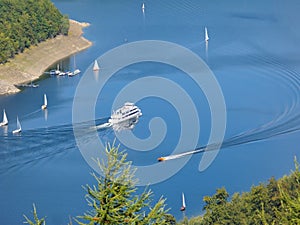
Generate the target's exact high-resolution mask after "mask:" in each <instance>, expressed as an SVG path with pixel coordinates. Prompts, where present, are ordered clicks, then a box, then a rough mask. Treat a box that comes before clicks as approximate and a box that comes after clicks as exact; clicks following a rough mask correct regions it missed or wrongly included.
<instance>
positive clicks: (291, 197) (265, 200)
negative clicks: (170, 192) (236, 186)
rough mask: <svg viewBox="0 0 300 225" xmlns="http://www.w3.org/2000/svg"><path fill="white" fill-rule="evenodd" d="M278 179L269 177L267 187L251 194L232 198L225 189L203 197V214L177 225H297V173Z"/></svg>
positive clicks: (299, 180) (299, 196)
mask: <svg viewBox="0 0 300 225" xmlns="http://www.w3.org/2000/svg"><path fill="white" fill-rule="evenodd" d="M295 163H296V170H295V171H293V172H292V173H291V174H290V175H289V176H284V177H282V178H281V179H279V180H275V179H274V178H271V179H270V180H269V182H268V183H267V184H260V185H258V186H253V187H252V188H251V190H250V192H244V193H242V194H239V193H235V194H234V195H232V196H231V197H229V194H228V193H227V191H226V189H225V188H221V189H218V190H217V192H216V193H215V194H214V195H213V196H205V197H204V199H203V200H204V202H205V204H206V205H205V206H204V209H205V214H204V215H203V216H199V217H195V218H191V219H190V220H189V221H188V220H187V218H185V220H184V221H182V222H180V223H178V224H179V225H183V224H185V225H202V224H203V225H209V224H211V225H213V224H214V225H215V224H219V225H221V224H237V225H240V224H245V225H248V224H253V225H255V224H259V225H268V224H270V225H271V224H273V225H276V224H278V225H279V224H287V225H288V224H289V225H290V224H295V225H296V224H300V171H299V164H298V163H297V162H295Z"/></svg>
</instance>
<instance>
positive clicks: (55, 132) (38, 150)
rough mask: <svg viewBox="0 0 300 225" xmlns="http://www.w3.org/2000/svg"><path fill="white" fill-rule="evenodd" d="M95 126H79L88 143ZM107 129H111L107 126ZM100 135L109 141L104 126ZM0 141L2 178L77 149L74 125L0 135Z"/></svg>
mask: <svg viewBox="0 0 300 225" xmlns="http://www.w3.org/2000/svg"><path fill="white" fill-rule="evenodd" d="M23 118H24V117H23ZM107 119H108V118H105V119H98V120H96V121H95V122H96V124H102V125H105V123H104V122H105V121H107ZM95 122H94V121H93V122H87V123H82V124H80V127H82V129H83V130H84V132H83V133H84V136H85V138H87V140H88V137H89V134H90V133H92V129H89V128H91V127H92V126H91V124H95ZM100 126H101V125H100ZM94 127H95V126H94ZM105 128H108V126H105ZM98 134H99V136H100V138H103V139H106V138H107V135H110V134H111V131H110V130H109V129H104V126H102V129H100V130H99V131H98ZM0 140H1V141H0V174H1V173H5V172H7V171H9V170H11V169H18V168H20V167H23V166H25V165H31V164H32V163H37V162H40V161H41V160H42V159H47V160H50V159H51V158H53V157H55V156H58V155H61V154H67V153H68V152H69V151H74V150H76V149H77V147H76V146H77V145H76V141H75V138H74V134H73V124H65V125H58V126H52V127H47V128H36V129H31V130H24V131H23V132H22V134H21V135H18V136H16V135H12V134H11V133H6V134H5V133H1V132H0Z"/></svg>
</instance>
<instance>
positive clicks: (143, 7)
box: [142, 3, 145, 12]
mask: <svg viewBox="0 0 300 225" xmlns="http://www.w3.org/2000/svg"><path fill="white" fill-rule="evenodd" d="M142 11H143V12H144V11H145V3H143V4H142Z"/></svg>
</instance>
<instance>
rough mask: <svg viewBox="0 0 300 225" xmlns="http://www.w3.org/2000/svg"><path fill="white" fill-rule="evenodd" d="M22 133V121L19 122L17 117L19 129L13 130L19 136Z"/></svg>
mask: <svg viewBox="0 0 300 225" xmlns="http://www.w3.org/2000/svg"><path fill="white" fill-rule="evenodd" d="M21 131H22V127H21V124H20V121H19V118H18V117H17V129H15V130H13V132H12V133H13V134H17V133H20V132H21Z"/></svg>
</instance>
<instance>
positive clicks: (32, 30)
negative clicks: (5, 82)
mask: <svg viewBox="0 0 300 225" xmlns="http://www.w3.org/2000/svg"><path fill="white" fill-rule="evenodd" d="M0 15H1V16H0V63H4V62H6V61H7V60H8V59H9V58H10V57H13V56H14V55H15V54H17V53H19V52H23V51H24V49H25V48H28V47H29V46H31V45H34V44H37V43H39V42H41V41H44V40H46V39H48V38H52V37H55V36H56V35H58V34H65V35H66V34H67V33H68V29H69V20H68V17H67V16H63V15H61V13H60V12H59V11H58V9H57V8H56V7H55V6H54V5H53V3H52V2H51V1H50V0H0Z"/></svg>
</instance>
